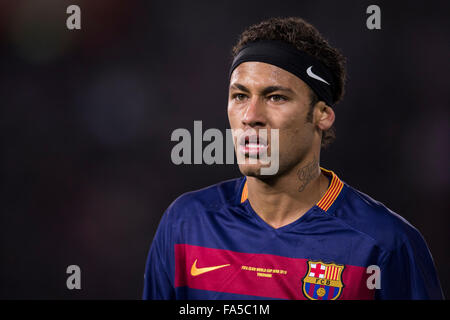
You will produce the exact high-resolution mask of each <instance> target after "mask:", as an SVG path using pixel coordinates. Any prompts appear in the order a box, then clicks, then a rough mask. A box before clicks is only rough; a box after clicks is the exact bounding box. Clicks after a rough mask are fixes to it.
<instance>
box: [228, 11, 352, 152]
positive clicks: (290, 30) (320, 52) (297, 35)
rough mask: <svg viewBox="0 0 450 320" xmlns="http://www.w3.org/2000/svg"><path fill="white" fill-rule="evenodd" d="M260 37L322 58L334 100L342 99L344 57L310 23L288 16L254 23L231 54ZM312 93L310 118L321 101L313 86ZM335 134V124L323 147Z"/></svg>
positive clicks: (336, 101)
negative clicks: (332, 84) (285, 43)
mask: <svg viewBox="0 0 450 320" xmlns="http://www.w3.org/2000/svg"><path fill="white" fill-rule="evenodd" d="M260 40H279V41H284V42H287V43H290V44H292V45H294V46H295V47H296V48H297V49H298V50H301V51H303V52H306V53H308V54H309V55H311V56H313V57H315V58H316V59H317V60H319V61H320V62H322V63H323V64H324V65H325V66H326V67H327V68H328V70H329V71H330V72H331V74H332V76H333V82H334V83H335V86H336V88H335V90H334V95H333V103H334V104H337V103H338V102H339V101H341V100H342V97H343V96H344V91H345V90H344V87H345V79H346V71H345V58H344V56H343V55H342V54H341V52H340V51H339V50H338V49H336V48H334V47H332V46H330V44H329V43H328V42H327V40H325V38H324V37H323V36H322V35H321V34H320V33H319V31H318V30H317V29H316V28H315V27H314V26H312V25H311V24H310V23H308V22H306V21H305V20H303V19H301V18H297V17H288V18H270V19H267V20H264V21H262V22H260V23H258V24H255V25H252V26H250V27H248V28H247V29H246V30H244V32H242V33H241V35H240V36H239V40H238V42H237V44H236V45H235V46H234V47H233V49H232V56H233V57H235V56H236V55H237V54H238V53H239V51H240V50H241V49H242V47H243V46H245V45H246V44H248V43H251V42H256V41H260ZM311 93H312V94H311V97H310V98H311V110H310V114H309V116H308V118H310V117H311V115H312V110H313V107H314V105H315V104H316V103H317V102H318V101H319V99H318V97H317V95H316V94H315V93H314V92H313V91H312V90H311ZM335 137H336V136H335V130H334V127H331V128H330V129H328V130H326V131H324V132H323V134H322V147H326V146H327V145H329V144H330V143H331V142H333V141H334V139H335Z"/></svg>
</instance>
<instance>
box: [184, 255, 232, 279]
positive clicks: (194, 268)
mask: <svg viewBox="0 0 450 320" xmlns="http://www.w3.org/2000/svg"><path fill="white" fill-rule="evenodd" d="M229 265H230V264H222V265H220V266H213V267H205V268H197V259H195V261H194V263H193V264H192V267H191V275H192V276H194V277H196V276H199V275H201V274H203V273H206V272H210V271H214V270H217V269H220V268H224V267H228V266H229Z"/></svg>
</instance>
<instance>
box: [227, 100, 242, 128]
mask: <svg viewBox="0 0 450 320" xmlns="http://www.w3.org/2000/svg"><path fill="white" fill-rule="evenodd" d="M227 113H228V121H229V122H230V125H231V127H236V126H237V125H238V124H239V122H240V113H239V110H238V108H236V107H235V106H233V105H230V104H229V105H228V108H227Z"/></svg>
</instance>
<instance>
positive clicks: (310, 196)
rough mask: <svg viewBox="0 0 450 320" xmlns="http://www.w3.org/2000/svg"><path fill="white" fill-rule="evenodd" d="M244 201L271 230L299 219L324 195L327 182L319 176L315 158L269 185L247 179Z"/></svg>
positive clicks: (258, 180) (253, 178)
mask: <svg viewBox="0 0 450 320" xmlns="http://www.w3.org/2000/svg"><path fill="white" fill-rule="evenodd" d="M247 184H248V185H247V186H248V200H249V202H250V204H251V205H252V207H253V209H254V210H255V212H257V213H258V215H259V216H260V217H261V218H262V219H263V220H264V221H265V222H266V223H268V224H269V225H271V226H272V227H274V228H280V227H282V226H285V225H287V224H289V223H291V222H294V221H295V220H297V219H299V218H300V217H301V216H303V215H304V214H305V213H306V212H307V211H308V210H309V209H310V208H311V207H313V206H314V205H315V204H316V203H317V202H318V201H319V200H320V199H321V198H322V196H323V195H324V194H325V192H326V190H327V188H328V179H327V178H326V177H325V176H324V175H323V174H322V173H321V170H320V167H319V160H318V159H317V157H316V156H312V158H309V159H305V160H304V161H302V162H301V163H299V164H298V165H297V166H295V167H294V168H293V169H292V170H290V171H289V172H287V173H286V174H283V175H281V176H279V177H276V178H275V179H273V180H271V181H270V182H268V181H265V180H261V179H259V178H257V177H248V178H247Z"/></svg>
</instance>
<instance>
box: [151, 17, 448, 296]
mask: <svg viewBox="0 0 450 320" xmlns="http://www.w3.org/2000/svg"><path fill="white" fill-rule="evenodd" d="M345 75H346V71H345V59H344V57H343V56H342V54H341V53H340V52H339V51H338V50H337V49H335V48H333V47H332V46H330V45H329V44H328V42H327V41H326V40H325V39H324V38H323V37H322V36H321V35H320V33H319V32H318V31H317V30H316V29H315V28H314V27H313V26H312V25H311V24H309V23H307V22H306V21H304V20H303V19H300V18H295V17H291V18H271V19H268V20H266V21H263V22H261V23H259V24H257V25H253V26H251V27H249V28H248V29H246V30H245V31H244V32H243V33H242V34H241V35H240V37H239V40H238V42H237V44H236V45H235V46H234V48H233V62H232V64H231V67H230V73H229V98H228V118H229V122H230V126H231V129H233V130H241V132H243V133H244V135H243V136H242V137H237V139H236V143H235V151H236V154H240V155H242V156H243V157H244V158H247V159H256V160H257V161H253V162H251V163H250V161H247V162H245V161H244V162H242V163H239V169H240V171H241V173H242V175H243V176H242V177H241V178H238V179H234V180H229V181H225V182H221V183H218V184H216V185H213V186H210V187H207V188H204V189H202V190H199V191H193V192H189V193H186V194H184V195H182V196H180V197H179V198H177V199H176V200H175V201H174V202H173V203H172V204H171V205H170V206H169V208H168V209H167V210H166V212H165V213H164V215H163V217H162V219H161V222H160V225H159V227H158V230H157V232H156V235H155V237H154V239H153V242H152V245H151V248H150V251H149V254H148V258H147V263H146V268H145V277H144V279H145V280H144V281H145V283H144V293H143V298H144V299H309V300H337V299H357V300H366V299H442V298H443V294H442V289H441V287H440V283H439V279H438V277H437V273H436V270H435V266H434V262H433V259H432V256H431V254H430V251H429V249H428V247H427V245H426V243H425V241H424V239H423V238H422V236H421V234H420V233H419V231H418V230H417V229H415V228H414V227H413V226H412V225H411V224H410V223H408V221H406V220H405V219H403V218H402V217H401V216H399V215H397V214H396V213H394V212H392V211H391V210H390V209H388V208H387V207H385V206H384V205H383V204H382V203H380V202H378V201H376V200H374V199H372V198H370V197H369V196H367V195H365V194H364V193H362V192H360V191H358V190H356V189H354V188H352V187H351V186H349V185H348V184H346V183H345V182H344V181H343V180H341V178H340V177H338V176H337V175H336V174H335V173H334V172H333V171H331V170H327V169H325V168H322V167H321V166H320V151H321V148H322V147H324V146H326V145H327V144H329V143H331V142H332V140H333V139H334V130H333V123H334V121H335V111H334V110H335V108H334V107H335V106H336V104H337V103H338V102H339V101H340V100H341V98H342V96H343V94H344V83H345ZM263 129H265V130H272V129H278V141H279V143H278V145H277V146H276V147H277V148H278V152H279V164H278V165H279V167H278V171H277V172H276V173H275V174H271V175H263V174H261V169H262V168H263V167H264V166H267V164H266V163H262V162H261V161H259V160H258V159H259V155H260V154H261V153H262V152H263V151H264V152H267V153H269V154H270V153H271V151H272V148H274V147H275V144H274V140H272V138H271V135H270V134H269V135H268V136H267V139H262V138H258V137H257V138H256V140H255V139H253V142H252V141H251V140H250V139H249V135H250V134H247V135H245V133H249V132H256V133H258V132H259V131H260V130H263ZM251 137H252V136H251V135H250V138H251ZM369 270H374V273H372V272H369ZM370 277H372V278H370Z"/></svg>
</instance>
